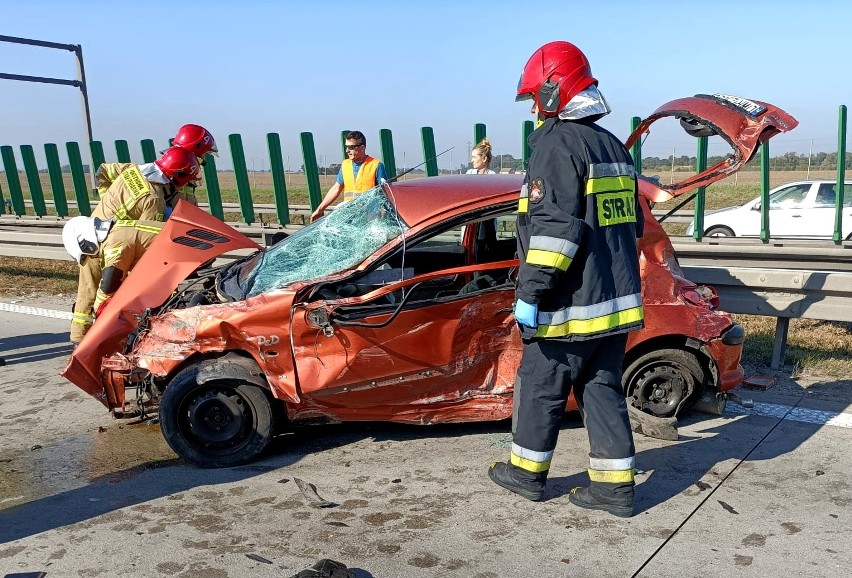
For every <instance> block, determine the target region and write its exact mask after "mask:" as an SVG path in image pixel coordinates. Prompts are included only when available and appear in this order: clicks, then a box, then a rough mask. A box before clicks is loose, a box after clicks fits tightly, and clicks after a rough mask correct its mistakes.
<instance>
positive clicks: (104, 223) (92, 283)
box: [62, 217, 163, 316]
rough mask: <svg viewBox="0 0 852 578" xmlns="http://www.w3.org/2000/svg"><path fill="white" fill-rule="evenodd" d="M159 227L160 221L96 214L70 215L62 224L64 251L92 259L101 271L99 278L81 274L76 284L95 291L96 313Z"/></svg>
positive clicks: (149, 242) (83, 258) (75, 256)
mask: <svg viewBox="0 0 852 578" xmlns="http://www.w3.org/2000/svg"><path fill="white" fill-rule="evenodd" d="M162 227H163V223H162V222H161V221H113V220H110V219H106V220H104V219H100V218H98V217H74V218H72V219H70V220H69V221H68V222H67V223H65V226H64V227H63V228H62V243H63V244H64V245H65V250H66V251H68V254H69V255H71V257H72V258H73V259H74V260H75V261H77V263H80V264H81V265H82V263H83V261H84V260H86V261H95V262H97V263H98V267H97V270H98V271H102V274H101V275H100V278H99V279H96V278H95V277H93V276H89V275H84V274H82V272H83V271H90V270H91V269H88V268H86V267H83V268H81V275H80V288H81V289H83V290H84V291H85V293H87V294H89V293H91V294H95V295H96V298H95V301H94V304H93V308H94V311H96V312H97V313H96V315H95V316H97V315H99V314H100V313H101V311H102V310H103V308H104V306H105V305H106V303H107V301H109V299H110V298H111V297H112V296H113V294H114V293H115V292H116V291H117V290H118V288H119V286H120V285H121V283H122V282H123V281H124V279H125V278H126V277H127V274H128V273H129V272H130V270H131V269H132V268H133V266H134V265H136V263H137V262H138V261H139V259H141V258H142V255H143V254H144V253H145V251H146V250H147V249H148V247H149V246H150V245H151V243H152V242H153V241H154V238H155V237H156V235H157V233H159V232H160V230H161V229H162Z"/></svg>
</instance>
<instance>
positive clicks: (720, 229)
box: [704, 225, 736, 237]
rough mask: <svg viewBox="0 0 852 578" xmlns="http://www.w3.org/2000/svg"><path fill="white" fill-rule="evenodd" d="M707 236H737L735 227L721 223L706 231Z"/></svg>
mask: <svg viewBox="0 0 852 578" xmlns="http://www.w3.org/2000/svg"><path fill="white" fill-rule="evenodd" d="M704 236H705V237H735V236H736V235H734V231H733V229H731V228H730V227H724V226H721V225H717V226H715V227H710V228H709V229H707V230H706V231H705V232H704Z"/></svg>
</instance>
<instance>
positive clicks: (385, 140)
mask: <svg viewBox="0 0 852 578" xmlns="http://www.w3.org/2000/svg"><path fill="white" fill-rule="evenodd" d="M379 140H380V141H381V144H382V164H383V165H385V172H386V173H387V175H388V178H389V179H392V178H393V177H394V176H395V175H396V157H395V156H394V153H393V134H392V133H391V131H390V129H388V128H383V129H381V130H380V131H379Z"/></svg>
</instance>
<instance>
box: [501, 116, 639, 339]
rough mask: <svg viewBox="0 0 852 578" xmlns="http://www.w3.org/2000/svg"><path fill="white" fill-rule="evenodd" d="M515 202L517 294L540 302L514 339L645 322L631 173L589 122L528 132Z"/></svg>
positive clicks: (615, 146) (596, 332)
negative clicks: (533, 319)
mask: <svg viewBox="0 0 852 578" xmlns="http://www.w3.org/2000/svg"><path fill="white" fill-rule="evenodd" d="M529 144H530V147H531V149H532V156H531V157H530V163H529V170H528V171H527V175H526V178H525V180H524V185H523V187H522V189H521V198H520V201H519V204H518V231H517V234H518V255H519V257H520V270H519V273H518V280H517V287H516V295H517V298H518V299H522V300H523V301H525V302H527V303H531V304H536V305H537V306H538V320H537V321H538V327H537V328H535V329H533V328H529V327H526V326H521V327H520V329H521V337H523V338H525V339H532V338H556V339H563V340H568V341H575V340H583V339H592V338H597V337H601V336H604V335H610V334H616V333H623V332H626V331H630V330H633V329H639V328H641V327H642V326H643V317H644V313H643V308H642V294H641V283H640V278H639V252H638V249H637V243H636V239H637V237H640V236H641V235H642V224H643V221H642V215H641V209H640V208H639V205H638V202H637V201H638V199H637V188H636V173H635V169H634V167H633V162H632V160H631V158H630V155H629V153H628V152H627V149H625V147H624V145H623V144H622V143H621V142H620V141H619V140H618V139H617V138H616V137H615V136H614V135H612V134H611V133H610V132H608V131H607V130H605V129H603V128H601V127H600V126H598V125H597V124H595V123H594V122H591V121H590V120H579V121H563V120H560V119H558V118H550V119H548V120H546V121H545V122H544V123H543V124H542V125H541V126H540V127H539V128H538V129H536V130H535V131H534V132H533V134H532V135H530V139H529Z"/></svg>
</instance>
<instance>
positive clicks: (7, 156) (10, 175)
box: [0, 145, 27, 217]
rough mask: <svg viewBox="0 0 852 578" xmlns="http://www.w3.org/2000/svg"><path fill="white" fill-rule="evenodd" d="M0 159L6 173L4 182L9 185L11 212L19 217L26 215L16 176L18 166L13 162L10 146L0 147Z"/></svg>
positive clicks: (22, 193) (18, 180)
mask: <svg viewBox="0 0 852 578" xmlns="http://www.w3.org/2000/svg"><path fill="white" fill-rule="evenodd" d="M0 157H2V158H3V168H4V170H5V171H6V182H7V183H8V184H9V198H10V199H12V210H13V211H14V212H15V214H16V215H18V216H19V217H21V216H23V215H25V214H26V212H27V211H26V207H25V206H24V191H23V190H22V189H21V179H20V177H19V176H18V164H17V163H16V162H15V151H14V150H12V147H10V146H5V145H4V146H2V147H0Z"/></svg>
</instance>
